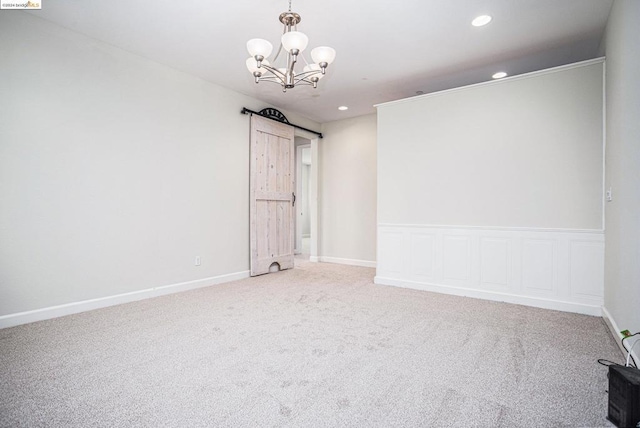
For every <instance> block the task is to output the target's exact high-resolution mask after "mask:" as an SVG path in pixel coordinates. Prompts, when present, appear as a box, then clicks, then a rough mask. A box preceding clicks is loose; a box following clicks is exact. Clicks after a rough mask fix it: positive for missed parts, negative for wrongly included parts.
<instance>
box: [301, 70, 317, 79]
mask: <svg viewBox="0 0 640 428" xmlns="http://www.w3.org/2000/svg"><path fill="white" fill-rule="evenodd" d="M316 74H320V70H309V71H303V72H302V73H298V74H296V77H298V76H302V77H301V78H302V79H307V78H309V77H313V76H314V75H316Z"/></svg>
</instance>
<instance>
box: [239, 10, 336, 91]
mask: <svg viewBox="0 0 640 428" xmlns="http://www.w3.org/2000/svg"><path fill="white" fill-rule="evenodd" d="M301 19H302V18H300V15H298V14H297V13H295V12H292V11H291V0H289V11H288V12H283V13H281V14H280V22H282V24H283V25H284V30H283V32H282V37H281V38H280V47H279V48H278V52H277V53H276V55H275V57H274V58H273V59H272V60H271V61H269V60H268V59H267V58H268V57H269V55H271V52H272V51H273V45H272V44H271V43H269V42H268V41H267V40H264V39H251V40H249V41H248V42H247V50H248V51H249V54H250V55H251V57H250V58H248V59H247V68H248V69H249V72H250V73H251V74H253V76H254V77H255V79H256V83H259V82H261V81H265V82H274V83H278V84H280V85H281V86H282V91H283V92H287V89H291V88H294V87H295V86H296V85H312V86H313V87H314V88H317V87H318V80H320V79H322V78H323V77H324V75H325V71H326V69H327V66H328V65H329V64H331V63H332V62H333V60H334V59H335V57H336V51H335V50H334V49H333V48H330V47H328V46H319V47H317V48H315V49H313V50H311V58H312V59H313V63H311V64H309V63H308V62H307V60H306V59H305V57H304V56H303V55H302V51H304V50H305V49H306V48H307V44H308V43H309V38H308V37H307V36H306V35H305V34H304V33H301V32H300V31H298V24H299V23H300V21H301ZM283 48H284V50H285V51H286V56H287V58H286V64H284V66H283V67H278V66H277V65H276V61H277V60H278V57H279V56H280V53H281V52H282V50H283ZM299 58H302V61H303V62H304V63H305V66H304V68H303V69H302V71H299V70H298V71H296V69H295V68H296V64H297V63H298V59H299ZM282 62H284V60H283V61H281V63H282Z"/></svg>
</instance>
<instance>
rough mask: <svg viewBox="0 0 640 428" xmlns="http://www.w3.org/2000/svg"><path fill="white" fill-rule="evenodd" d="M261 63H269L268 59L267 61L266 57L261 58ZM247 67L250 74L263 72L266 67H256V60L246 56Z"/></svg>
mask: <svg viewBox="0 0 640 428" xmlns="http://www.w3.org/2000/svg"><path fill="white" fill-rule="evenodd" d="M262 65H269V61H267V60H266V59H263V60H262ZM247 69H248V70H249V72H250V73H251V74H253V73H255V72H258V73H260V74H264V73H265V72H266V71H267V69H266V68H263V67H258V62H257V61H256V59H255V58H254V57H249V58H247Z"/></svg>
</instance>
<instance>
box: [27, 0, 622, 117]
mask: <svg viewBox="0 0 640 428" xmlns="http://www.w3.org/2000/svg"><path fill="white" fill-rule="evenodd" d="M611 4H612V0H419V1H416V0H407V1H401V2H392V1H381V0H367V1H364V0H350V1H344V0H341V1H339V0H323V1H313V2H311V1H308V0H293V4H292V10H293V11H295V12H297V13H299V14H300V15H301V16H302V22H301V23H300V24H299V27H298V29H299V30H300V31H302V32H304V33H306V34H307V35H308V36H309V39H310V42H309V49H308V50H310V49H311V48H313V47H316V46H320V45H327V46H331V47H333V48H335V49H336V51H337V56H336V60H335V62H334V63H333V64H332V65H331V66H330V68H329V70H328V72H327V76H325V78H324V79H322V80H321V81H320V83H319V86H318V88H317V89H313V88H311V87H297V88H295V89H291V90H288V91H287V92H286V93H283V92H282V90H281V89H280V87H279V86H277V85H275V84H271V83H267V82H263V83H260V84H258V85H256V84H255V83H254V81H253V77H252V76H251V75H250V74H249V72H248V71H247V69H246V67H245V60H246V58H247V57H248V56H249V55H248V53H247V51H246V41H247V40H248V39H250V38H255V37H259V38H265V39H267V40H270V41H271V43H273V44H274V46H277V43H278V40H279V36H280V34H281V32H282V27H281V24H280V22H279V21H278V16H279V14H280V13H281V12H283V11H286V10H287V9H288V2H287V1H285V0H262V1H256V0H234V1H229V2H220V1H215V2H213V1H212V2H204V1H196V0H182V1H180V2H171V1H166V0H165V1H158V0H153V1H152V0H137V1H132V2H112V1H87V0H64V1H62V0H57V1H54V0H51V1H46V2H44V3H43V9H42V10H38V11H31V12H30V13H32V14H34V15H36V16H39V17H41V18H43V19H46V20H49V21H52V22H54V23H57V24H59V25H61V26H63V27H66V28H69V29H71V30H74V31H76V32H79V33H82V34H85V35H87V36H89V37H92V38H95V39H98V40H101V41H104V42H106V43H109V44H111V45H114V46H117V47H120V48H122V49H125V50H127V51H129V52H133V53H136V54H138V55H141V56H143V57H146V58H148V59H151V60H153V61H156V62H158V63H161V64H165V65H167V66H170V67H172V68H175V69H178V70H181V71H184V72H186V73H189V74H192V75H194V76H198V77H200V78H202V79H205V80H207V81H210V82H213V83H216V84H219V85H222V86H225V87H228V88H231V89H233V90H235V91H238V92H241V93H243V94H246V95H249V96H252V97H255V98H258V99H260V100H263V101H264V102H265V103H269V104H273V105H275V106H277V107H279V108H282V109H287V110H290V111H295V112H297V113H299V114H301V115H303V116H306V117H308V118H309V119H312V120H315V121H318V122H328V121H332V120H337V119H342V118H348V117H353V116H359V115H363V114H367V113H373V112H374V111H375V109H374V107H373V105H374V104H377V103H382V102H386V101H392V100H396V99H401V98H406V97H410V96H413V95H415V94H416V92H417V91H423V92H425V93H428V92H433V91H438V90H442V89H448V88H453V87H457V86H462V85H468V84H472V83H478V82H483V81H487V80H491V75H492V74H493V73H494V72H496V71H501V70H504V71H506V72H508V73H509V74H510V75H517V74H522V73H526V72H530V71H535V70H540V69H544V68H549V67H554V66H558V65H563V64H568V63H572V62H577V61H582V60H586V59H591V58H595V57H597V56H598V52H599V50H598V49H599V45H600V41H601V39H602V35H603V33H604V28H605V25H606V20H607V18H608V15H609V10H610V8H611ZM480 14H490V15H492V16H493V21H492V22H491V23H490V24H489V25H487V26H485V27H473V26H471V24H470V22H471V20H472V19H473V18H474V17H476V16H477V15H480ZM276 49H277V48H276ZM306 54H307V58H308V59H309V61H310V58H309V57H308V52H306ZM340 105H347V106H349V110H347V111H344V112H342V111H338V109H337V107H338V106H340Z"/></svg>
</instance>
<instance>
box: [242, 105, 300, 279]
mask: <svg viewBox="0 0 640 428" xmlns="http://www.w3.org/2000/svg"><path fill="white" fill-rule="evenodd" d="M293 133H294V130H293V127H291V126H289V125H285V124H283V123H278V122H275V121H273V120H269V119H265V118H263V117H260V116H257V115H252V116H251V184H250V213H249V215H250V223H251V224H250V228H251V233H250V235H251V276H256V275H262V274H265V273H269V271H270V270H272V269H273V268H272V266H274V264H275V266H278V268H279V269H290V268H292V267H293V264H294V256H293V250H294V213H295V208H294V204H295V193H294V192H295V159H294V158H295V152H294V136H293Z"/></svg>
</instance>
